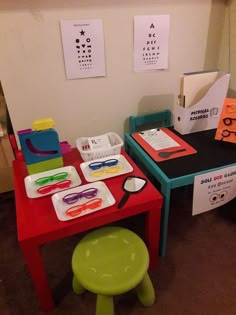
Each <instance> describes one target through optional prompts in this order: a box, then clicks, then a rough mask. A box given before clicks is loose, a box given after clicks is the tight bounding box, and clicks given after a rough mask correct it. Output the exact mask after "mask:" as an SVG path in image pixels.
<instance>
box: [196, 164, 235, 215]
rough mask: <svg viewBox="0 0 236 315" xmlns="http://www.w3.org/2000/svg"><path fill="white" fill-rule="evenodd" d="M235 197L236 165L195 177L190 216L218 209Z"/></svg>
mask: <svg viewBox="0 0 236 315" xmlns="http://www.w3.org/2000/svg"><path fill="white" fill-rule="evenodd" d="M235 197H236V165H235V166H230V167H226V168H223V169H220V170H218V171H214V172H208V173H204V174H201V175H198V176H195V178H194V190H193V211H192V214H193V215H196V214H199V213H202V212H206V211H209V210H212V209H215V208H218V207H220V206H222V205H224V204H225V203H227V202H229V201H230V200H232V199H234V198H235Z"/></svg>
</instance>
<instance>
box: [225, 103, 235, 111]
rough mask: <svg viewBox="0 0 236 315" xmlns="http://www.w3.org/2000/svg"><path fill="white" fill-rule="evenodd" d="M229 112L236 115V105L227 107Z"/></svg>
mask: <svg viewBox="0 0 236 315" xmlns="http://www.w3.org/2000/svg"><path fill="white" fill-rule="evenodd" d="M226 108H227V111H228V112H230V113H235V112H236V104H230V105H226Z"/></svg>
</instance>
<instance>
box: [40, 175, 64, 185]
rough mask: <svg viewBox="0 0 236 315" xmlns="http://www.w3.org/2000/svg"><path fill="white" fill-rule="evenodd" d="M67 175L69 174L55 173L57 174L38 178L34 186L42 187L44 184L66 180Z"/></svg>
mask: <svg viewBox="0 0 236 315" xmlns="http://www.w3.org/2000/svg"><path fill="white" fill-rule="evenodd" d="M68 175H69V174H68V173H67V172H60V173H57V174H54V175H51V176H44V177H41V178H38V179H37V180H36V181H35V184H36V185H38V186H43V185H46V184H48V183H51V182H53V181H58V180H63V179H66V178H67V177H68Z"/></svg>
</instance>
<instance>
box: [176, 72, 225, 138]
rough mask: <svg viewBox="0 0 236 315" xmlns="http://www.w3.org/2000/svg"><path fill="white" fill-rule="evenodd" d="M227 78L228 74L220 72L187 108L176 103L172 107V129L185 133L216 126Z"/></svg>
mask: <svg viewBox="0 0 236 315" xmlns="http://www.w3.org/2000/svg"><path fill="white" fill-rule="evenodd" d="M229 79H230V74H225V73H221V74H220V75H219V78H218V79H217V80H216V81H215V82H214V83H213V85H212V86H211V87H210V88H209V90H208V91H207V93H206V94H205V95H204V96H203V97H202V99H201V100H200V101H199V102H197V103H196V104H194V105H192V106H190V107H188V108H184V107H182V106H181V105H179V104H176V105H175V107H174V129H175V130H176V131H178V132H179V133H180V134H182V135H185V134H189V133H193V132H198V131H202V130H209V129H214V128H217V126H218V122H219V117H220V114H221V110H222V106H223V103H224V99H225V97H226V94H227V91H228V86H229Z"/></svg>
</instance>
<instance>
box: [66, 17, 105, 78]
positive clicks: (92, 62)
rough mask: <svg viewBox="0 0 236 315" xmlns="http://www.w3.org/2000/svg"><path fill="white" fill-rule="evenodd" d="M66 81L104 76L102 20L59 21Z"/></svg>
mask: <svg viewBox="0 0 236 315" xmlns="http://www.w3.org/2000/svg"><path fill="white" fill-rule="evenodd" d="M60 25H61V36H62V45H63V51H64V61H65V68H66V77H67V79H78V78H89V77H100V76H105V75H106V73H105V52H104V36H103V24H102V20H99V19H94V20H61V21H60Z"/></svg>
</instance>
